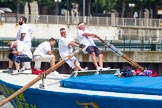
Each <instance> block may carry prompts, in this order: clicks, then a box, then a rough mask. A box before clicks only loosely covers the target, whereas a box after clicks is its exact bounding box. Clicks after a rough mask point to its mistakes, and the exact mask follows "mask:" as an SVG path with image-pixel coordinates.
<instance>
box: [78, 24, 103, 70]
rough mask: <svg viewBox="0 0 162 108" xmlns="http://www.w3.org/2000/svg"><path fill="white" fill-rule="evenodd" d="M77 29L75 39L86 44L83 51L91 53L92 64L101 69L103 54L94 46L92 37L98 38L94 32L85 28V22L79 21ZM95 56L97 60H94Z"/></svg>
mask: <svg viewBox="0 0 162 108" xmlns="http://www.w3.org/2000/svg"><path fill="white" fill-rule="evenodd" d="M77 27H78V31H77V39H78V40H79V42H80V43H82V44H84V45H86V47H85V48H83V52H84V53H87V52H88V53H89V54H90V55H91V58H92V61H93V64H94V65H95V67H96V69H102V68H103V54H102V53H101V52H100V50H99V49H98V48H97V47H96V45H95V43H94V41H93V38H99V36H97V35H96V34H94V33H91V32H89V31H87V30H86V29H85V24H84V23H83V22H80V23H79V24H78V25H77ZM96 56H97V57H98V62H99V64H98V63H97V60H96Z"/></svg>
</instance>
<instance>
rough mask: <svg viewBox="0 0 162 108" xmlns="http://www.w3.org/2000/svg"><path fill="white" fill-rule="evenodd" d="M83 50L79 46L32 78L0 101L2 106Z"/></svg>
mask: <svg viewBox="0 0 162 108" xmlns="http://www.w3.org/2000/svg"><path fill="white" fill-rule="evenodd" d="M81 50H82V48H78V49H77V50H76V51H74V52H73V53H72V54H71V55H69V56H67V57H66V59H65V60H61V61H59V62H58V63H57V64H56V65H55V66H53V67H51V68H49V69H48V70H47V71H45V72H44V73H43V74H40V75H39V76H38V77H36V78H35V79H34V80H32V81H31V82H29V83H28V84H26V85H25V86H24V87H22V88H21V89H19V90H17V91H16V92H15V93H13V94H12V95H10V96H9V97H7V98H5V99H3V100H2V101H1V102H0V107H1V106H2V105H4V104H5V103H7V102H9V101H10V100H11V99H13V98H15V97H16V96H17V95H19V94H20V93H22V92H24V91H25V90H27V89H28V88H29V87H31V86H32V85H34V84H35V83H36V82H38V81H39V80H41V79H42V78H43V77H45V76H47V75H48V74H50V73H51V72H52V71H54V70H56V69H57V68H59V67H60V66H61V65H63V64H64V63H65V61H66V60H68V59H70V58H72V57H73V56H75V55H77V54H78V53H79V52H80V51H81Z"/></svg>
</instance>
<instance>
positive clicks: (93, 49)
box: [86, 46, 101, 57]
mask: <svg viewBox="0 0 162 108" xmlns="http://www.w3.org/2000/svg"><path fill="white" fill-rule="evenodd" d="M86 51H87V52H88V53H89V54H92V52H95V54H96V56H97V57H98V56H99V55H100V54H101V52H100V50H99V49H98V48H97V47H96V46H88V47H87V49H86Z"/></svg>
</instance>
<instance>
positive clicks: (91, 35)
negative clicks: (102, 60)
mask: <svg viewBox="0 0 162 108" xmlns="http://www.w3.org/2000/svg"><path fill="white" fill-rule="evenodd" d="M82 35H83V36H86V37H88V36H90V37H92V38H97V35H96V34H93V33H83V34H82Z"/></svg>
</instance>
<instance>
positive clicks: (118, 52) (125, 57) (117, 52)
mask: <svg viewBox="0 0 162 108" xmlns="http://www.w3.org/2000/svg"><path fill="white" fill-rule="evenodd" d="M96 38H98V39H99V40H100V41H101V42H102V43H103V44H104V45H105V47H107V48H110V49H111V51H112V52H114V53H115V54H116V55H118V56H121V57H123V58H124V59H125V60H127V61H128V63H130V64H131V65H132V66H133V67H135V68H136V69H140V70H141V71H144V68H143V67H142V66H140V65H139V64H137V63H136V62H135V61H134V60H133V59H131V58H130V57H128V56H127V55H125V54H124V53H122V52H121V51H120V50H118V49H116V47H115V46H114V45H112V44H110V43H109V42H105V41H104V40H103V39H101V38H100V37H99V36H96Z"/></svg>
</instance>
